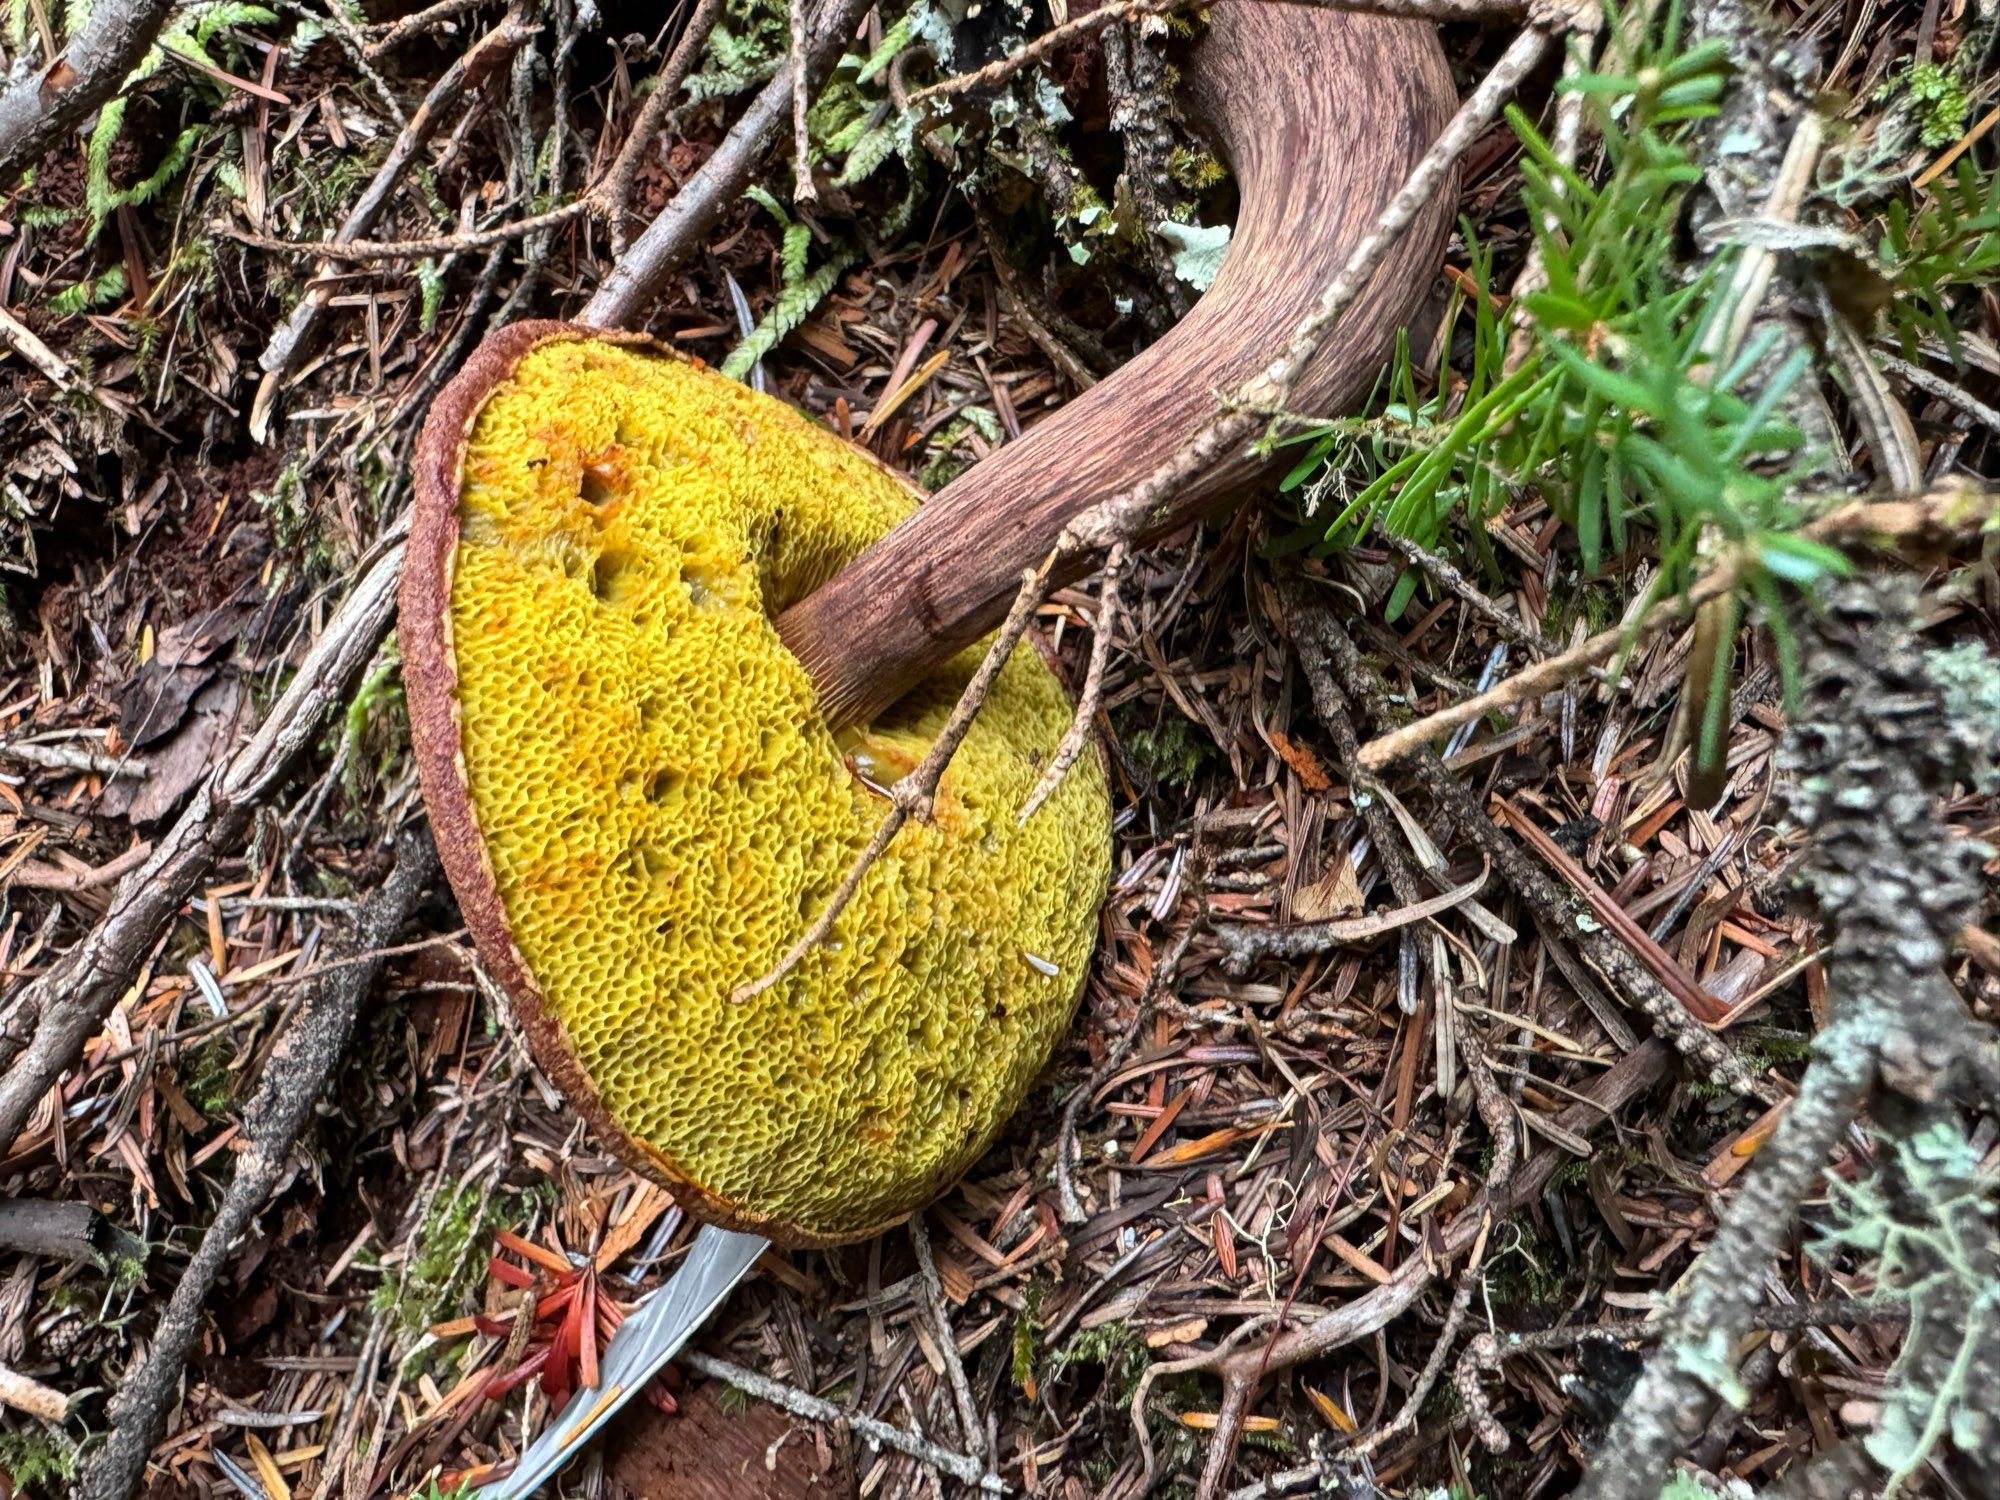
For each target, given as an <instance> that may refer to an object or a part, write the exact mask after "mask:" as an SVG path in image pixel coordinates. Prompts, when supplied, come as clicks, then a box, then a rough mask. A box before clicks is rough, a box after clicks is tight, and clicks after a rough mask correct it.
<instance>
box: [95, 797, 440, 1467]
mask: <svg viewBox="0 0 2000 1500" xmlns="http://www.w3.org/2000/svg"><path fill="white" fill-rule="evenodd" d="M436 873H437V854H436V851H435V850H433V849H432V847H431V840H430V835H429V833H427V832H424V831H421V830H420V831H417V832H414V833H405V834H404V835H403V836H402V837H401V838H400V839H399V840H398V841H397V846H396V865H395V868H394V869H393V870H392V871H390V873H389V877H388V878H387V879H386V880H384V881H383V882H382V884H381V885H380V886H379V887H378V888H377V889H376V890H375V892H374V893H373V894H372V895H370V896H369V897H368V899H367V900H366V901H364V902H363V903H362V905H361V910H360V912H359V914H358V916H357V918H356V920H355V924H354V936H353V940H352V948H353V952H354V955H355V959H356V961H354V962H349V963H347V964H344V965H343V966H342V967H341V968H340V969H339V970H338V976H339V977H337V978H330V979H328V980H326V981H325V982H323V983H321V984H320V985H318V986H317V987H316V988H315V990H314V992H313V993H312V995H311V996H310V997H309V998H308V999H307V1000H306V1001H305V1003H304V1004H303V1005H302V1006H301V1007H300V1009H299V1013H298V1016H297V1018H296V1019H295V1020H294V1021H293V1022H292V1024H291V1025H290V1026H289V1027H287V1028H286V1029H285V1031H284V1032H283V1033H281V1034H280V1036H279V1038H278V1041H277V1045H276V1046H275V1048H274V1049H273V1050H272V1052H271V1054H270V1057H269V1059H268V1061H267V1062H266V1063H265V1065H264V1073H263V1076H262V1078H260V1079H259V1080H258V1084H257V1092H256V1094H255V1095H254V1096H253V1097H252V1098H251V1100H250V1102H249V1104H248V1105H246V1106H245V1108H244V1111H243V1140H244V1142H245V1147H244V1149H243V1150H242V1151H241V1152H240V1153H239V1154H238V1155H237V1157H236V1175H235V1176H234V1177H232V1178H231V1179H230V1182H229V1187H228V1188H227V1190H226V1191H225V1192H224V1193H223V1195H222V1203H221V1205H220V1206H219V1207H218V1208H217V1209H216V1212H215V1217H214V1219H213V1220H212V1221H211V1222H210V1223H209V1226H208V1229H207V1231H206V1232H205V1233H204V1234H203V1235H202V1241H201V1245H200V1248H198V1249H197V1250H196V1251H195V1253H194V1256H193V1258H192V1259H191V1260H189V1262H188V1266H187V1269H186V1270H185V1271H183V1272H182V1273H181V1279H180V1281H179V1282H178V1283H177V1284H176V1285H175V1287H174V1291H173V1296H172V1297H171V1298H169V1299H168V1302H167V1306H166V1310H165V1311H164V1312H162V1313H161V1315H160V1321H159V1324H158V1326H157V1327H156V1328H155V1329H154V1331H153V1343H152V1348H151V1351H150V1352H149V1353H148V1354H147V1356H146V1358H145V1361H144V1363H142V1364H141V1365H139V1366H138V1368H137V1369H136V1370H135V1371H134V1372H132V1373H131V1374H130V1375H129V1376H128V1377H127V1379H126V1380H125V1381H124V1383H123V1384H122V1385H121V1387H120V1389H119V1392H118V1395H117V1396H116V1397H115V1398H114V1399H113V1401H112V1403H111V1417H112V1428H111V1432H110V1435H109V1436H108V1437H106V1439H105V1441H104V1446H103V1447H101V1448H99V1449H98V1450H97V1452H96V1454H95V1456H94V1457H93V1458H92V1459H91V1462H90V1465H89V1467H88V1468H87V1469H86V1470H85V1471H84V1473H83V1477H82V1479H81V1480H80V1482H79V1485H78V1489H77V1494H78V1496H79V1497H80V1500H126V1497H127V1496H129V1495H130V1494H131V1493H132V1492H133V1491H134V1490H135V1489H137V1488H138V1486H139V1482H140V1480H141V1478H142V1477H143V1475H144V1473H145V1468H146V1456H147V1454H149V1453H150V1452H152V1449H153V1445H154V1444H155V1443H156V1442H158V1441H159V1438H160V1433H161V1431H162V1430H163V1429H164V1428H165V1426H166V1420H167V1411H168V1409H169V1408H170V1407H171V1406H172V1405H173V1404H174V1402H175V1401H176V1400H178V1399H179V1395H180V1387H181V1374H182V1371H183V1368H184V1367H185V1365H186V1363H187V1357H188V1351H189V1350H190V1349H191V1348H192V1347H193V1344H194V1338H195V1335H196V1334H197V1333H198V1332H199V1331H200V1328H201V1314H202V1305H203V1304H204V1303H205V1302H206V1301H207V1299H208V1294H209V1291H210V1290H211V1289H212V1288H213V1287H214V1285H215V1283H216V1280H217V1278H218V1277H220V1275H221V1274H222V1270H223V1267H224V1266H225V1265H226V1264H227V1263H228V1261H229V1258H230V1256H231V1255H232V1253H233V1252H234V1251H235V1249H236V1242H237V1239H238V1237H239V1236H241V1235H242V1233H243V1232H244V1230H246V1229H248V1228H249V1227H250V1224H251V1222H252V1221H253V1220H254V1219H255V1218H256V1217H257V1215H258V1214H259V1213H261V1212H262V1211H263V1209H264V1206H265V1204H266V1203H267V1202H268V1201H269V1199H270V1197H271V1195H272V1193H273V1192H275V1191H276V1190H277V1187H278V1185H279V1183H280V1181H281V1180H282V1178H283V1177H284V1174H285V1171H286V1164H287V1162H288V1161H289V1159H290V1157H291V1154H292V1147H293V1145H294V1143H296V1142H297V1140H298V1137H299V1132H300V1131H301V1130H303V1129H304V1128H305V1123H306V1121H307V1119H309V1118H310V1117H311V1115H312V1111H313V1107H314V1105H315V1104H317V1103H318V1101H319V1096H320V1090H321V1089H322V1088H323V1087H324V1086H325V1084H326V1080H327V1078H328V1077H329V1075H331V1073H332V1072H333V1068H334V1065H335V1064H336V1063H338V1062H339V1061H340V1058H341V1056H342V1054H343V1053H345V1052H346V1050H347V1039H348V1036H349V1034H350V1033H351V1032H352V1031H353V1029H354V1018H355V1014H356V1012H357V1011H358V1010H359V1009H360V1005H361V997H362V996H363V995H364V994H365V993H366V992H367V990H368V987H369V985H370V984H371V983H372V982H373V981H374V978H375V975H376V974H377V972H379V970H380V968H381V962H382V961H381V954H380V950H381V949H382V947H383V946H384V945H385V944H387V943H388V942H389V940H390V939H392V938H394V937H395V935H396V933H397V931H398V930H399V929H400V928H401V927H402V925H403V923H404V922H405V921H407V920H408V919H409V916H410V913H411V912H412V911H414V910H415V909H416V906H417V903H418V902H419V901H420V900H422V899H423V895H424V893H425V892H426V891H427V890H429V889H430V887H431V883H432V881H433V879H434V878H435V876H436Z"/></svg>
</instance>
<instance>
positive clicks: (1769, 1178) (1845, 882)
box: [1579, 577, 2000, 1500]
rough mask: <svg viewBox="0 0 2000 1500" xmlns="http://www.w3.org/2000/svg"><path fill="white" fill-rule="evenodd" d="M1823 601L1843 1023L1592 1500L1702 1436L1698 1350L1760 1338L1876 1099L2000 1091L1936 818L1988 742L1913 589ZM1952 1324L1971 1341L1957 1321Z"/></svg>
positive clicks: (1894, 1114) (1821, 743)
mask: <svg viewBox="0 0 2000 1500" xmlns="http://www.w3.org/2000/svg"><path fill="white" fill-rule="evenodd" d="M1823 603H1824V608H1823V610H1822V611H1821V612H1819V613H1817V614H1813V615H1808V616H1806V617H1805V618H1806V619H1807V620H1809V621H1810V626H1809V630H1808V632H1807V649H1806V653H1805V660H1804V664H1803V670H1804V675H1805V679H1806V688H1805V694H1804V701H1803V703H1802V706H1801V710H1800V713H1799V714H1798V717H1797V719H1796V720H1795V727H1794V728H1793V730H1792V732H1791V733H1790V735H1788V737H1787V739H1786V742H1785V746H1784V750H1783V754H1782V767H1783V769H1785V770H1786V771H1788V772H1790V773H1792V775H1793V777H1794V780H1793V783H1792V784H1793V787H1794V790H1793V792H1792V794H1791V803H1792V809H1791V810H1792V814H1793V816H1794V818H1795V819H1796V820H1797V821H1798V822H1799V823H1800V824H1801V825H1802V826H1803V827H1804V828H1805V829H1806V831H1807V832H1808V834H1810V835H1812V837H1813V843H1812V844H1811V845H1810V846H1809V850H1808V854H1807V857H1806V861H1805V868H1806V877H1805V878H1806V882H1807V885H1808V888H1809V889H1810V890H1811V891H1812V892H1813V894H1814V897H1815V899H1816V902H1817V904H1818V906H1819V908H1820V915H1821V917H1822V919H1823V920H1824V921H1825V923H1826V925H1827V928H1828V939H1827V943H1826V948H1825V952H1826V954H1827V960H1828V967H1829V971H1830V975H1831V978H1832V981H1833V983H1832V987H1831V997H1830V998H1831V1004H1832V1019H1831V1020H1830V1022H1829V1023H1828V1025H1827V1026H1826V1027H1825V1028H1824V1029H1823V1030H1822V1031H1821V1032H1820V1034H1819V1036H1818V1038H1817V1039H1816V1042H1815V1046H1814V1058H1813V1061H1812V1063H1811V1065H1810V1066H1809V1067H1808V1068H1807V1070H1806V1074H1805V1077H1804V1079H1803V1080H1802V1081H1801V1083H1800V1086H1799V1093H1798V1097H1797V1098H1796V1099H1794V1100H1793V1101H1792V1103H1791V1106H1790V1107H1789V1108H1788V1109H1787V1110H1786V1112H1785V1115H1784V1118H1783V1119H1782V1120H1781V1121H1780V1123H1779V1125H1778V1129H1777V1131H1776V1133H1775V1134H1774V1135H1773V1136H1772V1138H1771V1140H1770V1141H1769V1142H1768V1143H1767V1144H1766V1145H1765V1146H1764V1147H1763V1148H1762V1149H1761V1150H1760V1151H1759V1152H1758V1154H1757V1158H1756V1160H1755V1162H1753V1163H1752V1165H1751V1167H1750V1169H1749V1172H1748V1173H1747V1174H1746V1179H1745V1181H1744V1184H1743V1187H1742V1189H1741V1191H1740V1192H1739V1193H1738V1194H1737V1196H1736V1198H1735V1200H1734V1201H1733V1202H1732V1203H1731V1204H1730V1206H1729V1209H1728V1212H1727V1213H1726V1214H1724V1216H1723V1219H1722V1223H1721V1225H1720V1226H1719V1227H1718V1229H1717V1230H1716V1233H1715V1237H1714V1238H1713V1239H1712V1240H1711V1241H1710V1243H1709V1246H1708V1248H1707V1249H1706V1250H1705V1251H1704V1252H1703V1254H1702V1256H1701V1259H1700V1260H1699V1261H1697V1262H1696V1263H1695V1266H1694V1268H1693V1269H1692V1270H1691V1271H1689V1272H1688V1274H1687V1275H1686V1276H1685V1277H1684V1278H1683V1279H1682V1282H1681V1285H1680V1287H1679V1289H1678V1295H1677V1297H1676V1305H1675V1311H1674V1313H1673V1315H1672V1317H1671V1319H1670V1321H1669V1322H1668V1323H1667V1325H1666V1331H1665V1334H1664V1338H1663V1342H1662V1347H1661V1349H1660V1351H1659V1353H1657V1354H1656V1355H1655V1356H1654V1357H1653V1358H1652V1359H1651V1360H1650V1361H1648V1363H1647V1365H1646V1369H1645V1371H1644V1373H1643V1374H1642V1375H1641V1376H1640V1378H1639V1383H1638V1384H1637V1385H1636V1386H1635V1387H1634V1388H1633V1391H1632V1393H1631V1395H1630V1396H1629V1397H1628V1398H1627V1400H1626V1402H1625V1404H1624V1406H1623V1408H1622V1409H1621V1411H1620V1414H1619V1417H1618V1420H1617V1422H1616V1423H1615V1424H1614V1426H1613V1427H1612V1429H1611V1432H1610V1433H1609V1434H1608V1435H1607V1436H1606V1438H1605V1440H1604V1443H1603V1445H1602V1446H1601V1447H1600V1448H1599V1450H1598V1452H1597V1454H1596V1455H1595V1457H1594V1459H1593V1460H1592V1463H1591V1466H1590V1469H1589V1472H1588V1473H1587V1474H1586V1476H1585V1479H1584V1485H1583V1488H1582V1489H1581V1490H1580V1491H1579V1493H1580V1494H1581V1495H1582V1496H1584V1497H1586V1500H1641V1496H1644V1497H1647V1500H1650V1497H1651V1495H1652V1494H1653V1487H1649V1480H1651V1479H1652V1478H1653V1477H1654V1476H1657V1475H1659V1474H1661V1473H1664V1472H1665V1471H1666V1467H1667V1465H1668V1464H1669V1463H1671V1461H1672V1459H1673V1457H1674V1456H1675V1454H1677V1453H1678V1452H1680V1451H1681V1450H1682V1449H1683V1448H1685V1447H1686V1446H1687V1445H1688V1444H1690V1443H1692V1442H1693V1441H1695V1440H1696V1439H1697V1438H1698V1437H1699V1436H1700V1435H1701V1429H1702V1426H1703V1425H1704V1423H1705V1421H1706V1407H1705V1404H1704V1402H1703V1399H1702V1398H1703V1396H1704V1394H1705V1391H1706V1385H1705V1383H1704V1380H1703V1378H1702V1376H1701V1374H1700V1373H1699V1371H1700V1368H1701V1364H1702V1361H1701V1360H1700V1359H1699V1358H1697V1357H1695V1355H1696V1351H1712V1352H1714V1353H1715V1355H1716V1356H1717V1357H1720V1358H1723V1359H1728V1358H1729V1357H1730V1355H1731V1353H1732V1351H1733V1350H1734V1349H1735V1348H1736V1346H1737V1343H1738V1341H1739V1340H1740V1338H1741V1337H1742V1335H1743V1333H1744V1332H1745V1331H1746V1330H1747V1329H1748V1328H1749V1327H1750V1326H1751V1325H1752V1324H1753V1322H1754V1319H1755V1299H1756V1289H1757V1287H1758V1286H1759V1284H1760V1283H1761V1281H1762V1279H1763V1274H1764V1271H1765V1269H1766V1268H1767V1267H1768V1266H1769V1265H1770V1264H1771V1262H1772V1260H1773V1259H1774V1258H1775V1256H1776V1255H1777V1253H1778V1251H1779V1250H1780V1249H1781V1247H1782V1246H1783V1244H1784V1242H1785V1241H1786V1240H1787V1239H1788V1238H1789V1237H1790V1235H1791V1234H1792V1233H1793V1227H1794V1225H1795V1223H1796V1222H1797V1210H1798V1207H1799V1205H1800V1203H1801V1202H1802V1201H1803V1199H1804V1198H1805V1196H1806V1195H1807V1193H1808V1192H1810V1191H1811V1188H1812V1184H1813V1182H1814V1181H1815V1180H1816V1179H1817V1178H1818V1177H1819V1175H1820V1173H1821V1172H1822V1171H1823V1170H1824V1169H1825V1166H1826V1163H1827V1159H1828V1156H1829V1154H1830V1153H1831V1151H1832V1150H1833V1148H1834V1147H1835V1146H1836V1145H1837V1144H1838V1143H1839V1142H1840V1140H1841V1139H1842V1138H1843V1137H1844V1136H1845V1134H1846V1132H1847V1129H1848V1127H1849V1126H1850V1125H1851V1124H1852V1123H1853V1122H1854V1121H1855V1119H1857V1118H1858V1117H1859V1116H1860V1114H1861V1113H1862V1111H1863V1109H1864V1107H1866V1106H1867V1105H1868V1103H1869V1101H1870V1098H1871V1095H1874V1094H1875V1093H1876V1091H1877V1090H1878V1089H1879V1090H1881V1091H1882V1093H1883V1095H1884V1100H1883V1103H1878V1105H1877V1108H1876V1114H1877V1117H1878V1121H1879V1122H1880V1123H1883V1124H1884V1125H1885V1127H1888V1126H1890V1125H1891V1124H1892V1122H1894V1121H1896V1120H1903V1121H1905V1122H1906V1123H1912V1124H1913V1122H1914V1121H1915V1120H1916V1119H1920V1118H1922V1116H1923V1114H1924V1112H1925V1111H1935V1110H1937V1109H1940V1108H1943V1107H1945V1105H1946V1102H1947V1101H1948V1100H1949V1098H1950V1097H1951V1095H1952V1093H1953V1092H1954V1091H1955V1090H1956V1089H1959V1088H1968V1089H1971V1090H1974V1091H1977V1090H1979V1089H1982V1088H1983V1089H1986V1090H1988V1091H1990V1090H1991V1087H1992V1080H1993V1078H1994V1076H1995V1061H1994V1059H1995V1039H1994V1035H1993V1033H1992V1031H1991V1029H1990V1028H1988V1027H1985V1026H1983V1025H1980V1024H1979V1023H1977V1022H1975V1021H1974V1020H1973V1019H1972V1018H1971V1017H1970V1016H1969V1015H1968V1014H1967V1013H1966V1011H1965V1009H1964V1006H1963V1004H1962V1002H1961V1001H1960V1000H1959V998H1958V996H1957V994H1956V992H1955V991H1953V989H1952V987H1951V985H1950V984H1949V983H1948V982H1947V981H1946V979H1945V977H1944V975H1943V973H1942V968H1941V966H1942V965H1943V963H1944V962H1945V960H1946V959H1947V958H1948V956H1949V955H1950V952H1951V945H1952V941H1953V938H1954V935H1955V934H1956V933H1957V931H1958V929H1959V928H1960V927H1961V926H1962V925H1963V924H1964V922H1965V921H1966V920H1968V918H1969V917H1970V916H1971V914H1972V913H1974V912H1975V911H1976V910H1977V909H1978V905H1979V901H1980V879H1979V874H1978V859H1977V856H1976V855H1975V854H1973V853H1972V852H1971V851H1969V850H1968V849H1967V848H1966V847H1965V845H1964V843H1963V841H1961V840H1957V839H1954V838H1952V837H1951V836H1950V834H1949V833H1948V832H1947V831H1946V830H1945V829H1944V828H1943V827H1942V826H1940V824H1939V822H1938V820H1937V813H1936V808H1937V806H1938V803H1939V800H1940V798H1942V797H1947V796H1949V795H1951V792H1952V789H1953V787H1954V786H1955V785H1956V784H1957V782H1958V781H1959V779H1960V778H1961V777H1963V776H1964V775H1965V774H1966V772H1967V769H1968V768H1969V767H1971V766H1973V765H1976V764H1977V757H1978V756H1979V755H1980V754H1981V753H1983V752H1982V751H1981V749H1980V748H1979V747H1977V746H1976V745H1975V744H1974V743H1973V741H1974V738H1975V736H1976V730H1975V729H1974V728H1973V726H1972V725H1971V724H1969V723H1965V722H1961V721H1954V719H1953V718H1952V717H1951V716H1950V715H1949V714H1947V713H1946V712H1945V710H1944V708H1943V705H1942V700H1941V698H1940V696H1939V693H1938V689H1937V687H1936V684H1935V683H1934V682H1933V681H1932V680H1931V678H1930V676H1929V674H1928V671H1927V669H1926V667H1925V665H1924V661H1923V657H1922V655H1921V653H1920V651H1919V649H1918V647H1917V641H1916V634H1915V629H1914V626H1915V621H1916V618H1917V609H1916V590H1915V586H1914V584H1913V583H1912V582H1911V581H1910V580H1909V579H1907V578H1901V577H1898V578H1896V579H1893V580H1891V579H1869V578H1862V579H1856V580H1853V581H1851V582H1846V583H1840V584H1836V585H1834V586H1832V587H1830V588H1828V589H1827V590H1826V591H1825V598H1824V601H1823ZM1989 1097H1990V1093H1989ZM1884 1104H1886V1105H1887V1108H1886V1110H1885V1108H1884V1107H1883V1106H1884ZM1912 1106H1915V1107H1914V1108H1913V1107H1912ZM1991 1238H1992V1237H1991V1236H1989V1237H1988V1239H1989V1241H1991ZM1967 1253H1968V1255H1974V1254H1980V1255H1983V1256H1985V1257H1992V1256H1993V1255H1995V1254H1996V1249H1995V1246H1994V1245H1993V1244H1991V1243H1989V1244H1988V1245H1987V1246H1986V1247H1985V1249H1984V1250H1983V1251H1974V1250H1972V1249H1970V1248H1969V1249H1968V1251H1967ZM1939 1319H1940V1326H1952V1325H1954V1324H1958V1326H1966V1325H1965V1324H1963V1323H1962V1322H1961V1320H1960V1319H1956V1318H1954V1317H1952V1316H1951V1315H1950V1314H1949V1313H1944V1312H1940V1313H1939ZM1969 1336H1970V1335H1969V1334H1968V1337H1969ZM1928 1342H1929V1343H1932V1344H1938V1345H1941V1346H1945V1347H1941V1348H1940V1349H1939V1350H1935V1351H1930V1353H1932V1354H1935V1355H1936V1356H1937V1357H1939V1358H1944V1359H1948V1358H1949V1357H1950V1356H1951V1354H1952V1353H1953V1352H1954V1351H1953V1350H1952V1348H1951V1347H1950V1341H1948V1340H1938V1339H1933V1340H1929V1341H1928ZM1985 1343H1986V1344H1987V1345H1988V1346H1989V1347H1988V1348H1987V1349H1986V1350H1985V1354H1984V1356H1975V1357H1976V1358H1977V1357H1987V1358H1990V1357H1991V1356H1992V1355H1993V1353H1994V1349H1993V1348H1992V1347H1990V1346H1993V1345H1995V1344H1996V1343H2000V1335H1992V1336H1989V1337H1988V1338H1987V1339H1986V1340H1985ZM1642 1475H1644V1476H1647V1478H1646V1479H1642V1478H1641V1477H1640V1476H1642Z"/></svg>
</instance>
